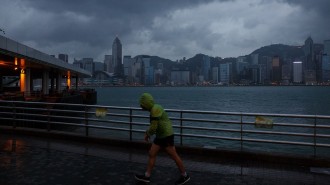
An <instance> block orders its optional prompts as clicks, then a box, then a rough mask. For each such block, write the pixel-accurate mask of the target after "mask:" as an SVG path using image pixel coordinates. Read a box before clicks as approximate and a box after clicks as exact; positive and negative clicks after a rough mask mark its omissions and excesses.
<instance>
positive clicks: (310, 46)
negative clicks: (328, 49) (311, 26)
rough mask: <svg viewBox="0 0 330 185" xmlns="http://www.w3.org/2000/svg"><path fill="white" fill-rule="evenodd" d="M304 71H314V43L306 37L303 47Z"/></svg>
mask: <svg viewBox="0 0 330 185" xmlns="http://www.w3.org/2000/svg"><path fill="white" fill-rule="evenodd" d="M304 53H305V64H304V67H305V70H315V64H314V43H313V40H312V38H311V37H308V38H307V39H306V41H305V45H304Z"/></svg>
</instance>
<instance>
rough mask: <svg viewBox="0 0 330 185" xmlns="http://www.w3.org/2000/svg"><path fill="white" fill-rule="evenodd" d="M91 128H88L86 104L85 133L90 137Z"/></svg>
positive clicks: (86, 108)
mask: <svg viewBox="0 0 330 185" xmlns="http://www.w3.org/2000/svg"><path fill="white" fill-rule="evenodd" d="M88 131H89V128H88V107H87V105H85V133H86V136H87V137H88V135H89V133H88Z"/></svg>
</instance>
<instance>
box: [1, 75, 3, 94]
mask: <svg viewBox="0 0 330 185" xmlns="http://www.w3.org/2000/svg"><path fill="white" fill-rule="evenodd" d="M2 91H3V85H2V75H1V74H0V92H2Z"/></svg>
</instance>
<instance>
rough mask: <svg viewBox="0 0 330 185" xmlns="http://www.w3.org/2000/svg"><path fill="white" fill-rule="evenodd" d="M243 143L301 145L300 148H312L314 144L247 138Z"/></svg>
mask: <svg viewBox="0 0 330 185" xmlns="http://www.w3.org/2000/svg"><path fill="white" fill-rule="evenodd" d="M243 141H249V142H261V143H275V144H291V145H302V146H314V143H307V142H293V141H279V140H266V139H248V138H244V139H243Z"/></svg>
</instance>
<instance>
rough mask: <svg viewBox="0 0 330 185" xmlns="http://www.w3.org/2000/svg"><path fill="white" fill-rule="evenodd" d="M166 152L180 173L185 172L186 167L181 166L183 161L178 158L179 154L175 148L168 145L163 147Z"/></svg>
mask: <svg viewBox="0 0 330 185" xmlns="http://www.w3.org/2000/svg"><path fill="white" fill-rule="evenodd" d="M165 150H166V152H167V153H168V154H169V155H170V156H171V158H172V159H173V160H174V161H175V163H176V165H177V166H178V168H179V170H180V172H181V174H182V175H183V174H185V173H186V169H185V167H184V166H183V162H182V160H181V158H180V156H179V155H178V153H177V152H176V150H175V147H174V146H168V147H166V148H165Z"/></svg>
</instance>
